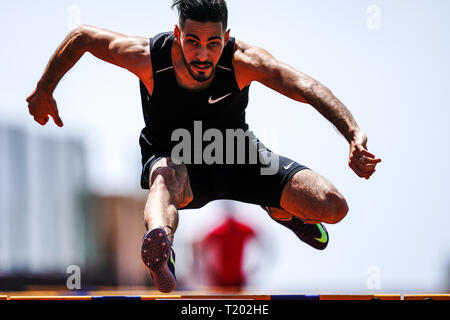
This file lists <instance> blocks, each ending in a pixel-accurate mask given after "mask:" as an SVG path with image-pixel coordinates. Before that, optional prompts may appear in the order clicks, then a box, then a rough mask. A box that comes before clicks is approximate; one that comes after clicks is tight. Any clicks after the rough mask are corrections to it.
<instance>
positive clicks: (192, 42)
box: [187, 39, 197, 46]
mask: <svg viewBox="0 0 450 320" xmlns="http://www.w3.org/2000/svg"><path fill="white" fill-rule="evenodd" d="M187 42H188V43H189V44H192V45H194V46H195V45H196V44H197V42H196V41H195V40H190V39H189V40H188V41H187Z"/></svg>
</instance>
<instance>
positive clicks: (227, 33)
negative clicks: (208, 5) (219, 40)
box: [225, 29, 231, 45]
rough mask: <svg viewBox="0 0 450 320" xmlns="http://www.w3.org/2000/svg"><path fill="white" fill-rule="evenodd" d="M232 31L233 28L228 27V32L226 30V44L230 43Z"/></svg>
mask: <svg viewBox="0 0 450 320" xmlns="http://www.w3.org/2000/svg"><path fill="white" fill-rule="evenodd" d="M230 32H231V29H228V31H227V32H225V45H226V44H227V43H228V41H229V40H230Z"/></svg>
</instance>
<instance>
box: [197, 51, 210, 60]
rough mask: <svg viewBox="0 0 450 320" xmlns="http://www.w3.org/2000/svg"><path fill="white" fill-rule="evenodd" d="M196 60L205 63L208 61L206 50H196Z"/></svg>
mask: <svg viewBox="0 0 450 320" xmlns="http://www.w3.org/2000/svg"><path fill="white" fill-rule="evenodd" d="M196 59H197V60H198V61H202V62H203V61H207V60H208V50H207V49H206V48H198V49H197V53H196Z"/></svg>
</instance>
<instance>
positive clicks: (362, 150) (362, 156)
mask: <svg viewBox="0 0 450 320" xmlns="http://www.w3.org/2000/svg"><path fill="white" fill-rule="evenodd" d="M380 162H381V159H376V158H375V156H374V155H373V154H371V153H370V152H369V151H367V136H366V135H365V134H364V133H363V132H361V131H360V132H358V133H357V134H355V137H354V138H353V140H352V141H351V143H350V157H349V162H348V165H349V166H350V168H352V170H353V171H354V172H355V173H356V174H357V175H358V176H359V177H361V178H366V179H369V178H370V177H371V176H372V174H373V173H374V172H375V167H376V166H377V164H378V163H380Z"/></svg>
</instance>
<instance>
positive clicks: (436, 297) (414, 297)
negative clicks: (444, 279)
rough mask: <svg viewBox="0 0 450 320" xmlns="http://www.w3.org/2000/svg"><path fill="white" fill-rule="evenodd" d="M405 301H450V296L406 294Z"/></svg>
mask: <svg viewBox="0 0 450 320" xmlns="http://www.w3.org/2000/svg"><path fill="white" fill-rule="evenodd" d="M404 299H405V300H450V294H405V296H404Z"/></svg>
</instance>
